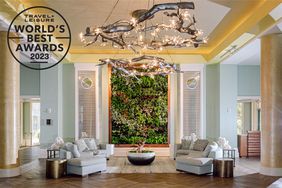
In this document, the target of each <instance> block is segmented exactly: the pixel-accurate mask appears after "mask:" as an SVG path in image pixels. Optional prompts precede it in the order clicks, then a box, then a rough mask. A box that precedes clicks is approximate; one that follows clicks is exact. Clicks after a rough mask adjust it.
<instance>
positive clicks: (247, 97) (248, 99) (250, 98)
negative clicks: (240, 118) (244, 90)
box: [237, 96, 261, 101]
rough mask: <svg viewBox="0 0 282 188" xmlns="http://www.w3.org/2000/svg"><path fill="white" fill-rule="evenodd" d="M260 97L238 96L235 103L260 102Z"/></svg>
mask: <svg viewBox="0 0 282 188" xmlns="http://www.w3.org/2000/svg"><path fill="white" fill-rule="evenodd" d="M260 99H261V97H260V96H238V97H237V101H256V100H260Z"/></svg>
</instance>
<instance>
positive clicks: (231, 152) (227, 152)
mask: <svg viewBox="0 0 282 188" xmlns="http://www.w3.org/2000/svg"><path fill="white" fill-rule="evenodd" d="M222 157H223V158H230V159H233V161H234V162H233V165H234V166H235V149H223V156H222Z"/></svg>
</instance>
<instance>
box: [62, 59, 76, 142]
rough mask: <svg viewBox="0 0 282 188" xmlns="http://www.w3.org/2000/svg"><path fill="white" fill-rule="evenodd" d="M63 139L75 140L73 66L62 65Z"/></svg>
mask: <svg viewBox="0 0 282 188" xmlns="http://www.w3.org/2000/svg"><path fill="white" fill-rule="evenodd" d="M62 73H63V74H62V77H63V84H62V88H63V92H62V95H63V97H62V98H63V104H62V106H63V138H64V140H65V141H72V140H74V138H75V69H74V65H73V64H64V65H63V71H62Z"/></svg>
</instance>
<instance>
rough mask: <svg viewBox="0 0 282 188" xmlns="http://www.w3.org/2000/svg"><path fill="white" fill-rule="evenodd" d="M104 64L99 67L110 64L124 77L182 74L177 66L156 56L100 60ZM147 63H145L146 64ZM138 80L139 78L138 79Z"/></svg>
mask: <svg viewBox="0 0 282 188" xmlns="http://www.w3.org/2000/svg"><path fill="white" fill-rule="evenodd" d="M100 61H101V62H102V63H100V64H98V66H101V65H105V64H110V65H111V66H112V67H114V68H115V69H117V70H120V71H121V72H122V73H124V75H128V76H134V77H135V78H137V76H151V77H153V76H155V75H168V74H171V73H180V72H181V71H180V70H179V69H177V67H176V65H175V64H170V63H166V61H165V59H163V58H160V57H155V56H148V55H143V56H140V57H136V58H132V59H131V60H127V59H112V58H107V59H100ZM144 61H145V62H144ZM137 79H138V78H137Z"/></svg>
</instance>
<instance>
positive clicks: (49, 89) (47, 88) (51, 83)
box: [40, 64, 62, 147]
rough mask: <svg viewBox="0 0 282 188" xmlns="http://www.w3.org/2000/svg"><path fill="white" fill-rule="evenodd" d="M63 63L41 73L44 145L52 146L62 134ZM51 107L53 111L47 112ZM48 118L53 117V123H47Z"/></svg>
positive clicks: (41, 141) (41, 131)
mask: <svg viewBox="0 0 282 188" xmlns="http://www.w3.org/2000/svg"><path fill="white" fill-rule="evenodd" d="M61 66H62V65H61V64H60V65H58V66H55V67H52V68H51V69H47V70H44V71H41V74H40V94H41V96H40V102H41V109H40V116H41V120H42V121H41V127H40V143H41V145H42V146H43V147H47V146H50V144H51V143H53V142H54V140H55V138H56V137H57V136H62V125H61V118H62V110H61V107H60V105H61V104H60V103H62V99H61V98H60V96H61V94H60V93H59V92H61V90H60V89H59V86H60V84H59V83H60V82H62V80H61V74H62V68H61ZM47 109H51V113H49V112H47ZM46 119H52V121H53V124H52V125H46Z"/></svg>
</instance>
